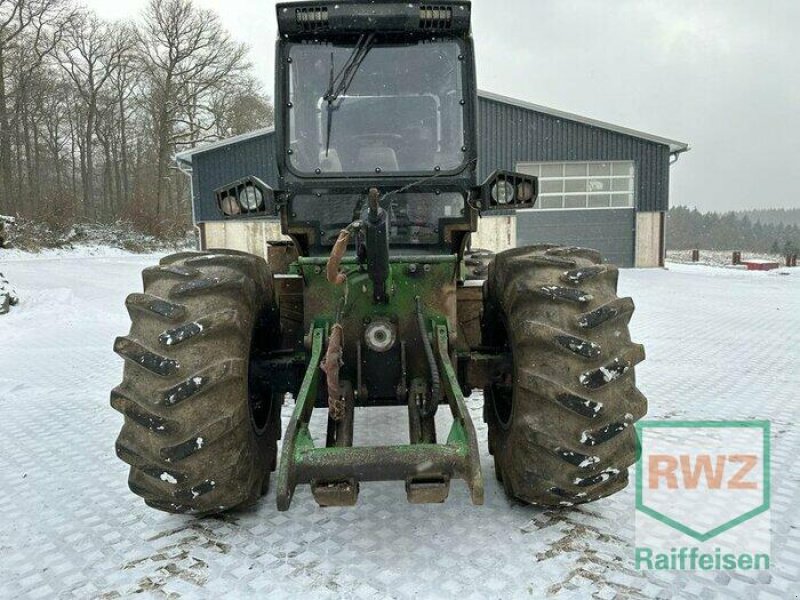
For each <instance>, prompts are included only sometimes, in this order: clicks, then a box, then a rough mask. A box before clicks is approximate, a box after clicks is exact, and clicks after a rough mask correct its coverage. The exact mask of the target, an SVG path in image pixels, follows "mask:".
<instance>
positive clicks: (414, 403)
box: [408, 378, 436, 444]
mask: <svg viewBox="0 0 800 600" xmlns="http://www.w3.org/2000/svg"><path fill="white" fill-rule="evenodd" d="M427 395H428V384H427V382H426V381H425V380H424V379H421V378H416V379H414V380H413V381H412V382H411V390H410V391H409V394H408V432H409V437H410V439H411V443H412V444H435V443H436V423H435V422H434V420H433V417H431V416H428V417H424V416H423V415H422V411H421V410H420V409H421V407H422V406H424V405H425V403H426V402H427V399H426V397H427Z"/></svg>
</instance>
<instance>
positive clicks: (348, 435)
mask: <svg viewBox="0 0 800 600" xmlns="http://www.w3.org/2000/svg"><path fill="white" fill-rule="evenodd" d="M341 389H342V397H343V398H344V415H343V416H342V418H341V419H339V420H338V421H334V420H333V419H332V418H331V417H330V414H329V415H328V433H327V439H326V442H325V445H326V447H328V448H348V447H350V446H352V445H353V416H354V415H353V405H354V402H353V386H352V384H351V383H350V382H349V381H343V382H342V384H341ZM358 492H359V484H358V481H356V480H355V479H352V478H350V479H344V480H337V481H324V480H319V479H314V480H312V481H311V493H312V494H313V495H314V500H316V502H317V504H319V505H320V506H353V505H354V504H355V503H356V501H357V500H358Z"/></svg>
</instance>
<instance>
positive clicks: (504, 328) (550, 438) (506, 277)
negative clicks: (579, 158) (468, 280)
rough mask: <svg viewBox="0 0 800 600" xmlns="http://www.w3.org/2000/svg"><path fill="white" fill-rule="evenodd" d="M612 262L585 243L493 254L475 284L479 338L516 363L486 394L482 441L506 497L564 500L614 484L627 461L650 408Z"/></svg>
mask: <svg viewBox="0 0 800 600" xmlns="http://www.w3.org/2000/svg"><path fill="white" fill-rule="evenodd" d="M617 275H618V272H617V269H616V267H614V266H612V265H607V264H602V262H601V257H600V255H599V254H598V253H597V252H595V251H593V250H587V249H582V248H560V247H553V246H530V247H525V248H516V249H513V250H508V251H506V252H503V253H500V254H498V255H497V257H496V258H495V261H494V263H493V264H492V265H491V267H490V269H489V279H488V281H487V283H486V284H485V285H484V293H485V297H486V300H485V302H486V307H485V311H484V340H485V342H486V343H487V344H489V345H495V346H496V345H508V346H509V347H510V349H511V351H512V356H513V368H511V369H509V370H508V371H507V372H505V373H498V374H497V375H496V376H495V377H494V379H493V382H492V384H491V385H490V386H489V387H488V388H487V389H486V390H485V397H486V401H485V408H484V417H485V420H486V421H487V423H488V426H489V449H490V452H492V453H493V454H494V458H495V468H496V472H497V476H498V479H499V480H501V481H502V483H503V486H504V488H505V490H506V493H507V494H508V495H509V496H510V497H513V498H517V499H519V500H522V501H524V502H529V503H532V504H538V505H544V506H569V505H572V504H579V503H584V502H591V501H593V500H597V499H599V498H602V497H604V496H608V495H609V494H613V493H614V492H616V491H618V490H620V489H622V488H624V487H625V485H626V484H627V482H628V466H630V465H631V464H633V463H634V462H635V460H636V455H637V447H636V436H635V431H634V427H633V423H634V422H635V421H637V420H639V419H640V418H642V417H643V416H644V415H645V413H646V412H647V400H646V399H645V397H644V396H643V395H642V394H641V392H639V390H638V389H637V388H636V383H635V378H634V365H636V364H637V363H639V362H640V361H641V360H643V359H644V350H643V348H642V346H640V345H639V344H634V343H632V342H631V340H630V334H629V332H628V322H629V321H630V318H631V314H632V313H633V308H634V306H633V302H632V301H631V299H630V298H618V297H617V294H616V290H617Z"/></svg>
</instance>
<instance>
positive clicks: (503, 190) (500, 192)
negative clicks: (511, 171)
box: [492, 179, 514, 204]
mask: <svg viewBox="0 0 800 600" xmlns="http://www.w3.org/2000/svg"><path fill="white" fill-rule="evenodd" d="M492 199H493V200H494V201H495V202H497V203H498V204H508V203H509V202H513V201H514V186H513V185H512V184H511V183H509V182H508V181H506V180H505V179H500V180H498V181H497V183H495V184H494V185H493V186H492Z"/></svg>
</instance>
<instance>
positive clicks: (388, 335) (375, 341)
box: [364, 318, 397, 352]
mask: <svg viewBox="0 0 800 600" xmlns="http://www.w3.org/2000/svg"><path fill="white" fill-rule="evenodd" d="M396 340H397V328H396V327H395V326H394V324H393V323H392V322H391V321H390V320H389V319H384V318H377V319H373V320H372V321H370V323H369V325H367V327H366V329H364V342H365V343H366V344H367V347H368V348H369V349H370V350H372V351H374V352H387V351H389V350H391V349H392V348H393V347H394V344H395V341H396Z"/></svg>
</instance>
